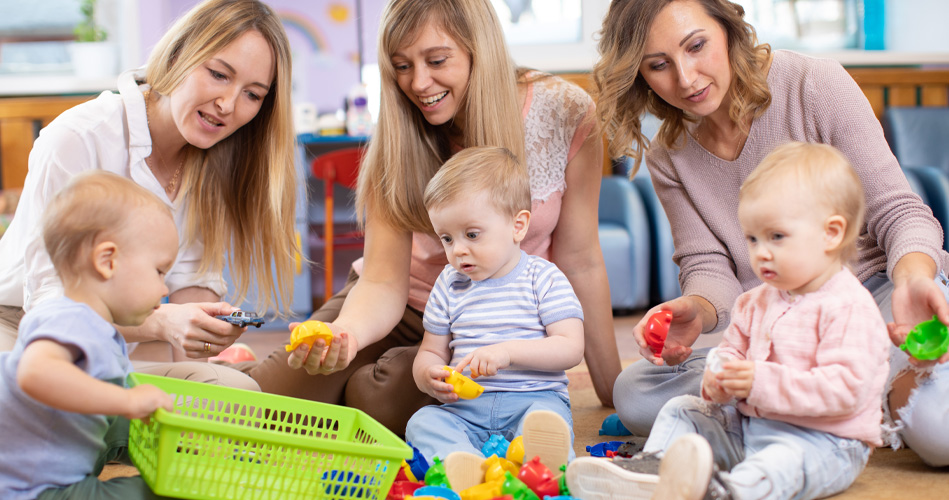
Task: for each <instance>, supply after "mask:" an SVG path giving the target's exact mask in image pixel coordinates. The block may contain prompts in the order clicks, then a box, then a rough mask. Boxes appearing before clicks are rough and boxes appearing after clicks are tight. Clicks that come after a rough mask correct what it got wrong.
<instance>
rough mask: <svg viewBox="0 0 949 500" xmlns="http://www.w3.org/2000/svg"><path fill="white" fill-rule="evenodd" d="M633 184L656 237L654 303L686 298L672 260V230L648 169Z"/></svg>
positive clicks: (652, 233)
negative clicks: (681, 296)
mask: <svg viewBox="0 0 949 500" xmlns="http://www.w3.org/2000/svg"><path fill="white" fill-rule="evenodd" d="M633 185H634V186H635V187H636V189H637V190H638V191H639V195H640V197H642V199H643V204H644V205H645V206H646V214H647V215H648V217H649V234H650V237H651V238H652V258H651V260H650V267H651V268H652V279H651V280H650V281H651V283H650V290H649V292H650V301H651V302H652V303H653V304H659V303H662V302H666V301H669V300H672V299H674V298H676V297H678V296H680V295H682V289H681V288H680V287H679V266H677V265H676V263H675V262H673V261H672V254H673V253H674V252H675V244H673V242H672V227H671V226H670V225H669V219H668V218H667V217H666V212H665V210H663V208H662V204H661V203H660V202H659V197H658V196H656V190H655V189H654V188H653V185H652V179H651V178H650V177H649V173H648V172H647V171H646V169H645V168H642V169H640V170H639V171H638V172H636V175H635V176H634V177H633Z"/></svg>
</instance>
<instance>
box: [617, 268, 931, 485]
mask: <svg viewBox="0 0 949 500" xmlns="http://www.w3.org/2000/svg"><path fill="white" fill-rule="evenodd" d="M936 282H937V283H938V284H939V286H940V288H941V289H942V292H943V294H944V295H945V296H946V299H947V300H949V285H947V279H946V276H945V275H944V274H942V273H940V275H939V276H937V277H936ZM863 285H864V286H865V287H866V288H867V289H868V290H870V292H871V293H872V294H873V298H874V299H875V300H876V302H877V305H879V306H880V312H881V313H882V315H883V318H884V319H885V320H886V321H887V322H891V321H893V312H892V308H891V302H890V299H891V296H892V294H893V284H892V283H891V282H890V281H889V279H887V277H886V274H885V273H882V272H881V273H877V274H876V275H874V276H871V277H870V278H869V279H867V280H866V281H865V282H864V283H863ZM706 354H708V349H697V350H695V351H693V352H692V356H690V357H689V359H687V360H686V361H685V362H683V363H682V364H679V365H676V366H665V365H663V366H656V365H653V364H652V363H650V362H648V361H637V362H635V363H633V364H631V365H630V366H628V367H627V368H626V369H625V370H623V372H622V373H620V376H619V377H618V378H617V379H616V384H615V385H614V386H613V402H614V403H615V404H616V412H617V414H618V415H619V418H620V421H622V422H623V425H624V426H626V428H627V429H629V430H630V432H632V433H633V434H636V435H639V436H647V435H649V431H650V429H651V428H652V426H653V422H654V421H655V420H656V417H657V415H658V414H659V410H660V409H661V408H662V405H663V404H665V402H666V401H668V400H669V399H671V398H673V397H676V396H680V395H683V394H692V395H696V396H697V395H699V393H700V390H701V387H702V373H703V371H704V370H705V356H706ZM908 359H909V357H908V356H907V355H906V353H904V352H902V351H900V350H899V349H897V348H896V347H895V346H894V347H893V348H892V349H891V350H890V377H889V380H888V382H887V389H886V391H884V401H883V402H881V404H882V403H885V401H886V397H885V396H886V394H887V393H888V392H889V387H890V385H889V384H890V383H891V382H892V380H893V378H894V377H895V376H897V375H899V374H900V373H903V372H904V371H905V370H907V369H910V368H909V362H908ZM884 413H885V414H887V415H888V414H889V412H888V411H887V408H886V405H884ZM897 413H898V415H895V416H894V417H895V420H898V422H896V423H892V421H891V424H892V426H893V428H895V429H897V432H895V433H893V434H892V435H890V436H887V438H888V439H889V440H890V441H891V442H893V443H894V444H897V445H898V444H899V443H900V442H901V441H902V442H905V443H906V445H907V446H909V447H910V448H912V449H913V450H914V451H915V452H916V453H917V454H918V455H919V456H920V458H921V459H922V460H923V461H924V462H925V463H927V464H929V465H931V466H934V467H941V466H945V465H949V432H946V429H949V363H943V364H940V365H937V366H936V367H935V368H934V369H933V370H932V372H931V373H930V374H929V376H928V377H925V378H921V379H920V383H919V387H918V388H917V389H916V390H915V391H913V394H912V396H911V397H910V400H909V403H908V404H907V405H906V406H904V407H903V408H901V409H900V410H899V411H898V412H897Z"/></svg>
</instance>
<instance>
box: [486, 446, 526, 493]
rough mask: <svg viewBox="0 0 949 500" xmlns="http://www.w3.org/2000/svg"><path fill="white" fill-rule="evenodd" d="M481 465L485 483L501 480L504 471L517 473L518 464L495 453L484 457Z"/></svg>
mask: <svg viewBox="0 0 949 500" xmlns="http://www.w3.org/2000/svg"><path fill="white" fill-rule="evenodd" d="M482 467H484V482H486V483H490V482H493V481H503V480H504V473H505V472H510V473H511V474H517V473H518V466H517V465H516V464H515V463H514V462H512V461H510V460H508V459H506V458H501V457H499V456H497V455H491V456H490V457H488V458H486V459H485V460H484V465H482ZM499 496H500V495H499Z"/></svg>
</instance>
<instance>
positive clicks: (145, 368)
mask: <svg viewBox="0 0 949 500" xmlns="http://www.w3.org/2000/svg"><path fill="white" fill-rule="evenodd" d="M136 371H139V372H142V373H148V374H152V375H160V376H163V377H171V378H177V379H182V380H191V381H193V382H201V383H204V384H212V385H221V386H225V387H232V388H235V389H244V390H248V391H254V392H260V386H259V385H257V382H256V381H254V379H252V378H250V376H248V375H247V374H245V373H242V372H240V371H238V370H235V369H233V368H230V367H227V366H223V365H216V364H214V363H202V362H198V361H179V362H175V363H151V364H136Z"/></svg>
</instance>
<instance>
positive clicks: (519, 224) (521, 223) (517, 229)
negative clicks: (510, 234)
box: [514, 210, 531, 243]
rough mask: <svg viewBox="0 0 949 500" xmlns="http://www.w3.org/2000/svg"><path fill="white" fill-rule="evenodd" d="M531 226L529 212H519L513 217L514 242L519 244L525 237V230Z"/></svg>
mask: <svg viewBox="0 0 949 500" xmlns="http://www.w3.org/2000/svg"><path fill="white" fill-rule="evenodd" d="M530 225H531V213H530V210H521V211H520V212H518V213H517V215H515V216H514V242H515V243H520V242H522V241H524V238H525V237H526V236H527V228H528V227H529V226H530Z"/></svg>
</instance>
